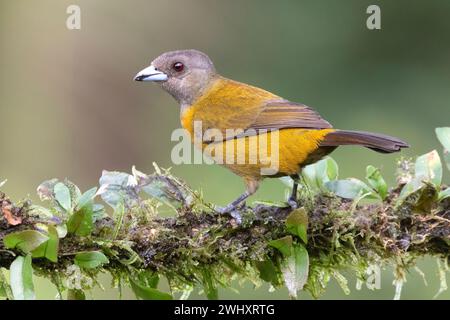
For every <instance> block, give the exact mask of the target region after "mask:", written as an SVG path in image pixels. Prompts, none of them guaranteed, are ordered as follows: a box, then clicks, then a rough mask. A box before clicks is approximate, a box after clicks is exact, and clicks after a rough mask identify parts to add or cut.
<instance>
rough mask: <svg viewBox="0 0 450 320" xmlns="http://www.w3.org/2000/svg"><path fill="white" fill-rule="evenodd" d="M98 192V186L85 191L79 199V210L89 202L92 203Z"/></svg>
mask: <svg viewBox="0 0 450 320" xmlns="http://www.w3.org/2000/svg"><path fill="white" fill-rule="evenodd" d="M96 192H97V187H94V188H92V189H89V190H88V191H86V192H85V193H83V194H82V195H81V197H80V199H78V203H77V205H76V209H78V210H79V209H81V208H83V207H84V206H86V205H87V204H89V203H91V202H92V200H93V199H94V198H95V194H96Z"/></svg>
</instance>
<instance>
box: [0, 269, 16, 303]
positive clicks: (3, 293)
mask: <svg viewBox="0 0 450 320" xmlns="http://www.w3.org/2000/svg"><path fill="white" fill-rule="evenodd" d="M0 297H5V298H7V299H12V298H13V296H12V291H11V287H10V285H9V284H8V281H7V280H6V277H5V275H4V273H3V268H0Z"/></svg>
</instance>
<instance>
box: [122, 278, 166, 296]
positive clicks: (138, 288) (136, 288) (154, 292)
mask: <svg viewBox="0 0 450 320" xmlns="http://www.w3.org/2000/svg"><path fill="white" fill-rule="evenodd" d="M130 284H131V289H132V290H133V292H134V294H135V295H136V297H138V298H140V299H143V300H172V299H173V297H172V295H170V294H168V293H166V292H162V291H159V290H158V289H155V288H151V287H146V286H143V285H142V284H141V283H139V282H138V281H136V280H134V279H130Z"/></svg>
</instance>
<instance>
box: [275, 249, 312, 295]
mask: <svg viewBox="0 0 450 320" xmlns="http://www.w3.org/2000/svg"><path fill="white" fill-rule="evenodd" d="M308 271H309V256H308V251H307V250H306V248H305V247H304V246H303V245H301V244H294V245H293V246H292V248H291V254H290V256H289V257H287V258H286V259H285V260H283V262H282V264H281V272H282V273H283V279H284V283H285V285H286V288H287V289H288V291H289V295H290V296H291V297H293V298H297V292H298V290H302V289H303V286H304V285H305V283H306V281H307V280H308Z"/></svg>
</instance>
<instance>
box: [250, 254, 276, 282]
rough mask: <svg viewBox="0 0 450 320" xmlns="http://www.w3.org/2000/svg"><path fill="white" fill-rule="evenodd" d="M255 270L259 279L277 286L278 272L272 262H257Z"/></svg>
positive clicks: (268, 260)
mask: <svg viewBox="0 0 450 320" xmlns="http://www.w3.org/2000/svg"><path fill="white" fill-rule="evenodd" d="M255 265H256V268H257V269H258V271H259V277H260V278H261V279H262V280H264V281H266V282H269V283H271V284H273V285H278V270H277V268H276V267H275V265H274V263H273V262H272V260H270V259H267V260H264V261H257V262H256V264H255Z"/></svg>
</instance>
